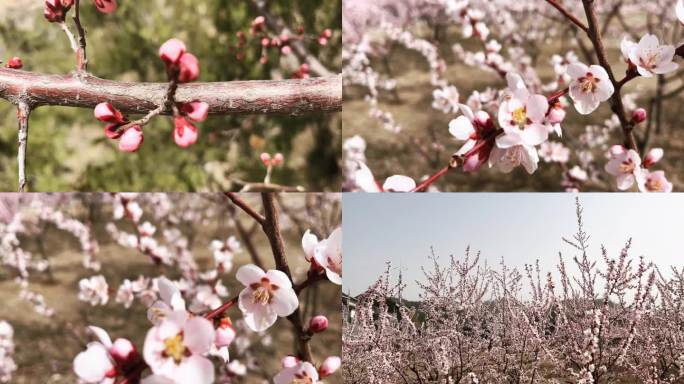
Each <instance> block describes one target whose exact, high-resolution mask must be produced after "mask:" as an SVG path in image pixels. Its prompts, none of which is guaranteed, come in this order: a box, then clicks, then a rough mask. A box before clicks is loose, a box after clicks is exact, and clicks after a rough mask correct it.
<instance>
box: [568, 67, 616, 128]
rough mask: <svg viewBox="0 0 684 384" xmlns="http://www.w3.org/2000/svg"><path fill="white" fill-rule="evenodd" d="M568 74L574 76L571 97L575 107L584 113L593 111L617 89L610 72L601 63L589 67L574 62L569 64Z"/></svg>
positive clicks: (571, 84) (571, 83)
mask: <svg viewBox="0 0 684 384" xmlns="http://www.w3.org/2000/svg"><path fill="white" fill-rule="evenodd" d="M568 75H570V77H571V78H572V81H571V82H570V97H571V98H572V100H573V102H574V103H575V109H576V110H577V112H579V113H580V114H582V115H588V114H590V113H592V112H593V111H594V110H595V109H596V108H598V106H599V104H601V102H604V101H606V100H608V99H609V98H610V97H611V96H612V95H613V92H614V91H615V88H614V87H613V84H612V83H611V82H610V78H609V77H608V72H606V70H605V69H603V67H601V66H599V65H592V66H589V67H587V66H586V65H584V64H582V63H580V62H577V63H573V64H570V65H568Z"/></svg>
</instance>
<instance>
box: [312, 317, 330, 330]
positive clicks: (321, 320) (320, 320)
mask: <svg viewBox="0 0 684 384" xmlns="http://www.w3.org/2000/svg"><path fill="white" fill-rule="evenodd" d="M326 329H328V318H327V317H325V316H323V315H318V316H314V317H312V318H311V320H310V321H309V330H311V332H314V333H320V332H323V331H325V330H326Z"/></svg>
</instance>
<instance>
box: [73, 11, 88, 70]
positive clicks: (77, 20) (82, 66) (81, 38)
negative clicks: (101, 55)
mask: <svg viewBox="0 0 684 384" xmlns="http://www.w3.org/2000/svg"><path fill="white" fill-rule="evenodd" d="M73 19H74V24H76V30H77V31H78V51H77V56H78V63H77V70H78V72H79V73H80V72H85V71H87V70H88V54H87V53H86V45H87V44H86V31H85V28H83V25H82V24H81V7H80V0H76V1H75V2H74V16H73Z"/></svg>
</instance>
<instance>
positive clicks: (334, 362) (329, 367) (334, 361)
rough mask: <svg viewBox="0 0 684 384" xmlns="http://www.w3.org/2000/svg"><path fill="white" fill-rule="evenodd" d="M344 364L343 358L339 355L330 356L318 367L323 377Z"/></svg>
mask: <svg viewBox="0 0 684 384" xmlns="http://www.w3.org/2000/svg"><path fill="white" fill-rule="evenodd" d="M341 366H342V359H340V358H339V357H338V356H330V357H328V358H326V359H325V360H323V364H321V366H320V367H319V368H318V373H319V374H320V376H321V379H322V378H324V377H328V376H330V375H332V374H333V373H335V372H336V371H337V370H338V369H340V367H341Z"/></svg>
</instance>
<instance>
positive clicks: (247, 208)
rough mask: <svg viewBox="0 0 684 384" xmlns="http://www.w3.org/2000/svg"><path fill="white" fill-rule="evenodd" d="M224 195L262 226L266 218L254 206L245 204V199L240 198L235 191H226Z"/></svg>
mask: <svg viewBox="0 0 684 384" xmlns="http://www.w3.org/2000/svg"><path fill="white" fill-rule="evenodd" d="M226 197H228V198H229V199H230V201H232V202H233V204H235V205H237V206H238V207H240V209H242V210H243V211H245V213H246V214H248V215H250V216H252V218H253V219H254V220H256V222H257V223H259V224H261V225H262V226H263V225H264V222H265V221H266V218H265V217H264V216H263V215H262V214H260V213H259V212H257V211H256V210H255V209H254V208H252V206H251V205H249V204H247V202H246V201H244V200H242V199H241V198H240V196H238V195H237V193H233V192H226Z"/></svg>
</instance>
